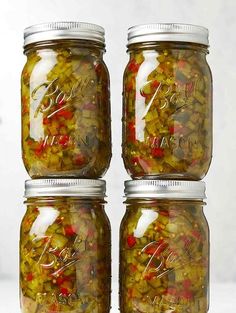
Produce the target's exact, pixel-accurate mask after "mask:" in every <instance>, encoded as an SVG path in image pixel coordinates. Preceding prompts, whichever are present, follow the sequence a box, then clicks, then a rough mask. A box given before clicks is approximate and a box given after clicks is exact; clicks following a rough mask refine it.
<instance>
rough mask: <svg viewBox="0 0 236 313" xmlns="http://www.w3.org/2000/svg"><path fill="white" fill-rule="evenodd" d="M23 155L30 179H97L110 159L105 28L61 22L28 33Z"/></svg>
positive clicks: (25, 46) (24, 91)
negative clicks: (104, 56)
mask: <svg viewBox="0 0 236 313" xmlns="http://www.w3.org/2000/svg"><path fill="white" fill-rule="evenodd" d="M24 38H25V42H24V53H25V55H26V56H27V62H26V65H25V66H24V69H23V72H22V79H21V101H22V154H23V161H24V164H25V167H26V170H27V171H28V173H29V175H30V176H31V177H32V178H42V177H55V176H56V177H65V176H66V177H68V176H69V177H74V178H99V177H102V176H103V175H104V174H105V172H106V170H107V169H108V167H109V163H110V159H111V116H110V90H109V88H110V87H109V73H108V70H107V67H106V65H105V63H104V61H103V54H104V51H105V38H104V29H103V28H102V27H101V26H98V25H94V24H87V23H77V22H67V23H64V22H57V23H48V24H40V25H35V26H32V27H29V28H26V29H25V32H24Z"/></svg>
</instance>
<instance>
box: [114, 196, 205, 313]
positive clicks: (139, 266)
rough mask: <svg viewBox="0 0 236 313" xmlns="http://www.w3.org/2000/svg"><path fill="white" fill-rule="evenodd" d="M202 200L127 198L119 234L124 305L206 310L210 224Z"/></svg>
mask: <svg viewBox="0 0 236 313" xmlns="http://www.w3.org/2000/svg"><path fill="white" fill-rule="evenodd" d="M202 204H203V203H202V202H200V201H173V200H172V201H169V200H156V201H155V200H148V199H147V200H141V199H138V200H137V199H135V200H128V201H127V212H126V215H125V217H124V219H123V221H122V224H121V233H120V253H121V254H120V309H121V312H122V313H131V312H149V313H151V312H153V313H154V312H160V313H162V312H163V313H164V312H173V313H206V312H207V310H208V253H209V251H208V249H209V247H208V225H207V222H206V220H205V217H204V215H203V212H202Z"/></svg>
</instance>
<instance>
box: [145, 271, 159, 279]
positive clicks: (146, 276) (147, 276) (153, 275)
mask: <svg viewBox="0 0 236 313" xmlns="http://www.w3.org/2000/svg"><path fill="white" fill-rule="evenodd" d="M156 276H157V273H156V272H150V273H148V274H146V275H145V277H144V278H145V279H146V280H152V279H153V278H154V277H156Z"/></svg>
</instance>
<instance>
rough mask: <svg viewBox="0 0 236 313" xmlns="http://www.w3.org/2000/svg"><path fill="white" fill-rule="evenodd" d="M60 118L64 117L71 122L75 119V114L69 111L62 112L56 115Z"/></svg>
mask: <svg viewBox="0 0 236 313" xmlns="http://www.w3.org/2000/svg"><path fill="white" fill-rule="evenodd" d="M56 115H57V116H58V117H64V118H65V119H66V120H69V119H71V118H72V117H73V115H74V114H73V112H71V111H68V110H60V111H58V112H57V114H56Z"/></svg>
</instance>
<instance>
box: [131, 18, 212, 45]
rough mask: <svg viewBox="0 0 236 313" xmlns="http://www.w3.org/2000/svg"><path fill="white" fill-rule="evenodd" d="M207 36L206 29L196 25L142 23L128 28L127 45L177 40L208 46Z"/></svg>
mask: <svg viewBox="0 0 236 313" xmlns="http://www.w3.org/2000/svg"><path fill="white" fill-rule="evenodd" d="M208 36H209V32H208V29H207V28H205V27H202V26H197V25H190V24H175V23H155V24H144V25H136V26H133V27H130V28H129V29H128V45H131V44H134V43H140V42H150V41H179V42H192V43H198V44H203V45H206V46H208V44H209V41H208Z"/></svg>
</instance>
